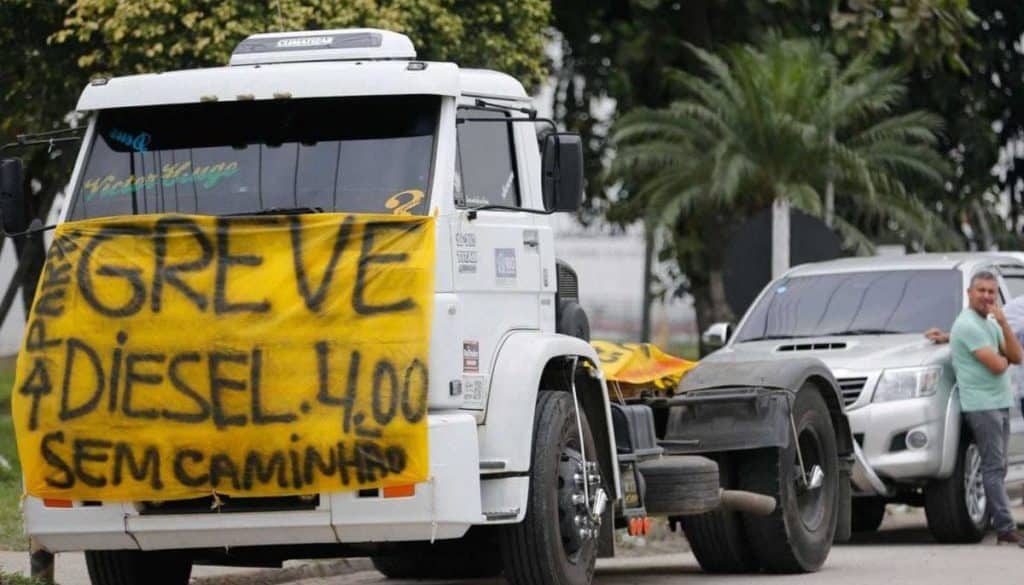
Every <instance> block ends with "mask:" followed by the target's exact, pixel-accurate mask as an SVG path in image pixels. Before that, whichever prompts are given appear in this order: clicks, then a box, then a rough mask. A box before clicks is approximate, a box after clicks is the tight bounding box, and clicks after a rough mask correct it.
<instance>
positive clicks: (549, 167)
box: [541, 132, 583, 211]
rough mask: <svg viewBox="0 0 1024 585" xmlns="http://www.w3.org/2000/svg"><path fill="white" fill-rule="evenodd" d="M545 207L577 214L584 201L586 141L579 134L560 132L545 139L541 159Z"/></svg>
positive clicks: (550, 209)
mask: <svg viewBox="0 0 1024 585" xmlns="http://www.w3.org/2000/svg"><path fill="white" fill-rule="evenodd" d="M541 185H542V191H543V194H544V207H545V208H547V209H548V210H549V211H576V210H577V209H579V208H580V203H582V202H583V142H582V141H581V140H580V136H579V134H571V133H565V132H558V133H554V134H548V135H547V136H545V137H544V146H543V158H542V160H541Z"/></svg>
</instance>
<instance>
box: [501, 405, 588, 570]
mask: <svg viewBox="0 0 1024 585" xmlns="http://www.w3.org/2000/svg"><path fill="white" fill-rule="evenodd" d="M579 417H580V419H579V420H580V422H581V426H582V429H580V428H579V426H577V424H576V420H577V419H576V412H575V408H574V404H573V399H572V395H571V394H568V393H566V392H554V391H541V392H540V393H538V396H537V410H536V415H535V416H534V424H533V446H532V456H531V461H530V490H529V495H528V496H527V508H526V517H525V518H524V519H523V521H522V522H520V523H518V524H510V525H507V526H503V527H502V530H501V532H500V542H501V546H500V548H501V552H502V557H503V560H504V565H505V578H506V579H508V581H509V582H510V583H511V584H512V585H589V584H590V582H591V579H592V578H593V575H594V564H595V562H596V560H597V547H598V532H599V530H598V528H597V526H596V525H595V524H594V523H593V522H592V521H591V520H590V516H589V513H588V512H587V510H586V506H585V505H584V504H582V503H578V502H579V500H580V499H581V496H582V495H583V493H584V490H583V482H582V481H581V477H582V475H583V469H584V468H585V467H587V466H589V470H588V475H590V476H591V477H593V478H594V479H596V480H597V481H596V482H595V483H594V484H593V485H590V486H588V492H589V494H590V497H591V499H593V498H594V497H595V494H596V493H597V490H599V489H600V490H603V489H604V482H603V480H601V478H600V476H599V475H598V471H597V466H596V465H595V464H593V462H595V461H596V460H597V456H596V455H597V449H596V447H595V446H594V439H593V437H592V436H591V434H590V426H589V425H588V424H587V419H586V417H585V416H584V415H583V413H582V412H580V413H579ZM581 431H582V439H583V441H582V445H581V443H580V435H581ZM584 452H585V453H586V458H587V459H586V461H584V460H583V456H582V453H584Z"/></svg>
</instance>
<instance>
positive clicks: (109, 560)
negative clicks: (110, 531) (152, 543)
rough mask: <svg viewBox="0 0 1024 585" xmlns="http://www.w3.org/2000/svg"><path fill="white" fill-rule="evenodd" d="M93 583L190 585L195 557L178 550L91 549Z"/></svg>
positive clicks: (88, 553)
mask: <svg viewBox="0 0 1024 585" xmlns="http://www.w3.org/2000/svg"><path fill="white" fill-rule="evenodd" d="M85 566H86V567H87V568H88V570H89V580H90V581H92V585H137V584H139V583H147V584H150V585H188V582H189V577H190V576H191V575H192V559H191V558H190V557H189V556H187V555H185V554H183V553H181V552H178V551H162V550H157V551H141V550H87V551H85Z"/></svg>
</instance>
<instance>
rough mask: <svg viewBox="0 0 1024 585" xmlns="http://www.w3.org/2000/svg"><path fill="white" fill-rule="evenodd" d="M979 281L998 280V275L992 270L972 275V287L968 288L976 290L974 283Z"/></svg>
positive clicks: (980, 271)
mask: <svg viewBox="0 0 1024 585" xmlns="http://www.w3.org/2000/svg"><path fill="white" fill-rule="evenodd" d="M979 280H993V281H994V280H996V275H995V274H994V273H993V272H992V271H991V270H979V271H977V272H975V273H974V274H972V275H971V286H970V287H968V288H974V283H975V282H977V281H979Z"/></svg>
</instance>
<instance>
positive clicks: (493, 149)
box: [455, 108, 520, 207]
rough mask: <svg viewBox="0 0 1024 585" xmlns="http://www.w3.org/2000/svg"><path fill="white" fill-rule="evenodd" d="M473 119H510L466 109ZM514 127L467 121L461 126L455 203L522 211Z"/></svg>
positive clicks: (480, 110) (459, 129)
mask: <svg viewBox="0 0 1024 585" xmlns="http://www.w3.org/2000/svg"><path fill="white" fill-rule="evenodd" d="M460 114H463V115H465V116H467V117H473V118H496V119H501V118H508V117H509V115H508V114H507V113H504V112H495V111H493V110H482V109H477V108H462V109H460ZM513 144H514V142H513V140H512V123H511V122H506V123H504V124H502V123H500V122H479V121H476V122H474V121H464V122H460V123H459V125H458V152H457V156H456V157H455V203H456V204H457V205H459V206H465V207H475V206H478V205H505V206H510V207H519V205H520V202H519V181H518V177H517V176H516V158H515V151H514V149H513V148H512V145H513Z"/></svg>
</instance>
